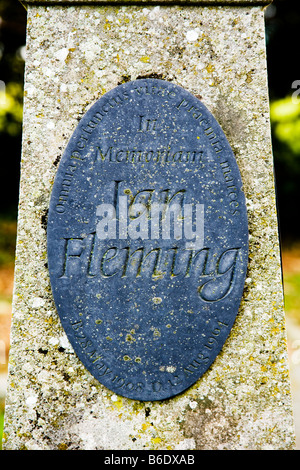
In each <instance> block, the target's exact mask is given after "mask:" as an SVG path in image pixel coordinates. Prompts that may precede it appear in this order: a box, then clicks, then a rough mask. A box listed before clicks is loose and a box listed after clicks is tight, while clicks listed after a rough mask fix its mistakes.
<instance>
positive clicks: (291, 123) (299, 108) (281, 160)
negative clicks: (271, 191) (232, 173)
mask: <svg viewBox="0 0 300 470" xmlns="http://www.w3.org/2000/svg"><path fill="white" fill-rule="evenodd" d="M270 117H271V126H272V140H273V153H274V162H275V175H276V183H277V195H278V202H279V216H280V227H281V233H282V238H283V240H284V241H285V240H287V241H288V239H291V240H292V239H294V240H296V239H298V238H299V228H298V224H297V223H295V216H297V214H296V209H298V201H299V200H300V185H299V181H300V102H299V103H298V102H297V101H296V100H295V99H293V97H292V95H290V96H287V97H286V98H283V99H278V100H275V101H273V102H272V103H271V104H270ZM295 204H296V206H295ZM297 218H298V217H297ZM293 221H294V222H293Z"/></svg>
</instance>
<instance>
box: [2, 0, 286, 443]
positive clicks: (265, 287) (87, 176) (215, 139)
mask: <svg viewBox="0 0 300 470" xmlns="http://www.w3.org/2000/svg"><path fill="white" fill-rule="evenodd" d="M23 3H24V6H25V7H26V9H27V13H28V29H27V53H26V74H25V98H24V130H23V152H22V161H21V185H20V202H19V217H18V238H17V251H16V268H15V287H14V295H13V320H12V331H11V350H10V363H9V375H8V390H7V400H6V411H5V428H4V438H3V448H4V449H6V450H11V449H15V450H20V449H29V450H34V449H48V450H56V449H61V450H65V449H68V450H75V449H82V450H85V449H92V450H93V449H102V450H103V449H104V450H108V451H109V450H130V451H131V450H132V451H134V450H145V449H146V450H165V451H172V450H173V451H180V450H190V451H192V450H204V449H216V450H222V449H229V450H230V449H231V450H238V449H250V450H251V449H252V450H253V449H255V450H258V449H278V450H279V449H292V448H293V446H294V428H293V417H292V404H291V394H290V383H289V371H288V361H287V345H286V332H285V318H284V310H283V293H282V281H281V264H280V247H279V241H278V228H277V215H276V203H275V191H274V178H273V158H272V148H271V137H270V123H269V103H268V86H267V73H266V52H265V33H264V8H265V7H266V6H267V4H268V3H269V2H268V1H267V0H243V1H241V0H231V1H230V0H228V1H226V0H206V1H202V0H196V1H194V2H189V1H187V2H180V1H177V2H176V1H171V0H170V1H168V0H165V1H161V2H155V3H154V2H152V1H151V0H148V1H144V2H135V1H133V2H131V3H130V4H129V3H128V2H116V3H114V2H109V3H108V2H106V1H104V0H103V1H101V0H85V1H79V0H78V1H77V0H61V1H59V0H56V1H52V0H27V1H24V2H23ZM122 3H123V4H122ZM159 3H160V4H159ZM126 198H128V199H126ZM184 198H185V199H184ZM128 201H129V202H128ZM155 201H156V202H158V203H163V202H164V204H165V206H166V209H167V210H169V209H170V208H171V203H173V202H174V203H175V202H176V201H177V206H176V208H177V210H178V211H181V210H182V209H183V208H184V209H185V210H188V209H191V211H192V210H193V208H194V209H195V208H196V209H197V211H198V212H196V217H198V215H199V226H198V225H197V224H196V232H193V231H189V230H188V228H191V227H189V226H188V223H187V220H188V219H187V218H186V213H185V215H184V218H182V214H181V212H180V217H179V216H178V217H177V219H176V220H177V222H178V221H181V222H182V221H184V235H185V237H186V240H182V232H180V234H179V235H177V238H176V236H175V235H174V238H172V236H173V235H170V236H169V238H168V237H166V236H165V237H162V239H160V238H159V234H158V232H157V234H156V235H157V236H154V235H153V233H156V232H155V226H151V228H152V230H153V231H152V232H151V236H150V235H149V233H150V232H149V233H148V232H147V227H148V225H147V224H148V222H149V220H150V216H151V217H152V210H153V208H154V202H155ZM134 203H136V204H139V206H134ZM105 204H106V206H105ZM126 204H129V208H128V205H126ZM133 207H134V208H135V209H139V211H137V212H136V213H135V215H130V211H129V212H126V217H127V219H126V218H125V219H124V218H123V219H122V218H121V216H118V215H116V212H115V211H116V210H117V209H118V213H119V214H120V213H121V208H123V209H124V208H125V209H124V210H125V211H128V210H129V209H132V208H133ZM174 207H175V206H174ZM174 207H173V208H174ZM104 209H105V210H106V212H105V211H104ZM101 211H102V212H101ZM109 211H111V212H109ZM108 213H110V214H111V217H108V215H107V214H108ZM143 214H144V215H145V214H146V216H147V217H146V218H144V219H142V216H143ZM177 215H178V214H177ZM101 217H102V218H101ZM118 217H119V218H118ZM124 220H126V221H127V222H128V224H127V222H126V225H124V224H123V225H122V227H121V222H122V223H123V222H124ZM197 220H198V219H197ZM103 221H104V222H103ZM116 222H118V224H119V225H118V227H119V228H118V230H119V232H118V235H119V238H118V235H117V232H116V228H115V227H116ZM137 222H138V223H137ZM142 222H143V224H144V225H143V224H142ZM151 223H152V218H151ZM101 224H102V225H101ZM103 224H104V225H103ZM105 224H106V225H105ZM114 224H115V225H114ZM138 225H139V227H138ZM178 226H179V225H178ZM105 227H106V228H105ZM124 227H125V228H124ZM176 227H177V226H175V217H174V233H175V228H176ZM180 227H181V229H182V226H181V225H180ZM121 228H122V230H121ZM110 229H111V230H112V232H109V230H110ZM124 230H125V232H124ZM143 230H145V232H143ZM197 230H198V231H197ZM121 232H122V236H121ZM108 233H109V236H110V239H108V238H109V236H108V235H105V234H108ZM142 233H143V234H144V235H143V236H142V235H141V234H142ZM130 234H131V239H130ZM172 234H173V232H172ZM193 234H196V235H195V237H194V240H193V237H192V235H193ZM181 243H183V244H181ZM193 243H194V244H193ZM101 250H102V251H101ZM138 256H140V257H138ZM151 260H152V261H151ZM148 262H149V263H148ZM147 263H148V264H147ZM151 263H152V264H151Z"/></svg>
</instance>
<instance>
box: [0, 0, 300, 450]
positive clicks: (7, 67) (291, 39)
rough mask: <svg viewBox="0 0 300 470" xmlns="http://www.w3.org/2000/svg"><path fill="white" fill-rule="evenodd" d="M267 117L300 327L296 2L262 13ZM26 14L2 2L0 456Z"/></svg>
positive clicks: (286, 267) (281, 0)
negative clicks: (269, 122) (266, 72)
mask: <svg viewBox="0 0 300 470" xmlns="http://www.w3.org/2000/svg"><path fill="white" fill-rule="evenodd" d="M265 19H266V46H267V58H268V77H269V95H270V114H271V125H272V140H273V152H274V162H275V177H276V186H277V198H278V213H279V224H280V237H281V244H282V259H283V273H284V288H285V303H286V314H287V317H289V318H292V319H293V321H294V322H296V323H297V324H298V325H299V327H300V295H299V293H300V228H299V227H300V224H299V223H298V217H299V215H300V210H299V204H300V67H299V60H298V54H297V52H298V42H299V31H300V0H274V2H273V4H272V5H270V6H269V7H268V8H267V9H266V11H265ZM25 43H26V10H25V9H24V8H23V6H22V5H21V4H20V3H19V1H18V0H0V144H1V146H0V148H1V159H2V167H1V177H2V180H1V181H2V183H1V185H0V448H1V441H2V439H1V433H2V426H3V411H4V395H5V375H6V372H7V359H8V350H9V329H10V317H11V297H12V287H13V265H14V250H15V239H16V220H17V204H18V188H19V173H20V168H19V166H20V156H21V136H22V101H23V77H24V60H25Z"/></svg>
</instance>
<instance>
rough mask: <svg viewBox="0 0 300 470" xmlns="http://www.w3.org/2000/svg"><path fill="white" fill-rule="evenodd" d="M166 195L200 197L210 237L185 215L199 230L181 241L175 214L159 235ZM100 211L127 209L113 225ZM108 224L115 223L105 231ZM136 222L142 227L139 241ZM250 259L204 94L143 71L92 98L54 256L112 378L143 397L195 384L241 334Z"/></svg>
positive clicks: (93, 354) (74, 152) (70, 150)
mask: <svg viewBox="0 0 300 470" xmlns="http://www.w3.org/2000/svg"><path fill="white" fill-rule="evenodd" d="M122 197H123V199H122ZM126 197H127V199H126ZM125 202H127V206H126V204H125ZM156 203H157V204H162V203H164V204H165V206H166V207H167V208H168V209H169V208H171V207H172V206H171V203H174V207H175V205H176V203H177V209H178V210H181V209H182V211H183V209H188V207H190V208H191V207H192V210H193V211H194V212H193V214H194V215H193V217H195V214H196V215H197V212H195V208H196V207H197V208H198V209H199V221H200V222H199V227H198V226H196V229H199V233H200V232H201V230H202V232H203V224H202V225H201V220H202V219H201V217H203V220H202V221H203V223H204V233H202V239H201V236H199V239H197V238H196V237H194V239H192V238H191V230H188V228H189V229H191V226H190V227H188V224H186V225H185V221H186V220H187V219H185V218H183V219H182V217H181V215H182V214H181V213H180V217H181V219H182V227H181V228H182V231H183V233H184V235H186V234H187V233H189V238H188V239H187V237H184V236H183V237H182V238H178V237H177V238H175V228H176V225H175V222H174V220H175V219H172V220H173V222H174V233H173V232H172V233H171V232H168V231H167V232H168V233H167V235H169V238H168V237H166V238H162V234H161V232H159V233H158V232H157V231H156V229H157V224H156V225H155V224H153V226H152V225H151V223H152V221H153V217H152V218H151V215H152V214H153V213H152V212H151V210H152V209H153V208H154V207H155V204H156ZM105 204H106V205H107V206H105ZM122 204H123V206H122ZM135 204H140V206H139V208H140V209H141V208H142V209H143V207H144V212H145V214H146V215H147V217H146V218H144V219H143V210H142V211H141V212H142V213H141V216H140V218H139V212H136V213H135V214H133V215H130V209H134V208H136V207H137V208H138V206H135ZM197 204H198V205H197ZM121 207H123V208H127V211H125V212H126V217H127V221H126V223H124V220H123V219H122V218H121V217H119V218H118V216H117V212H119V213H121V212H120V209H121ZM103 208H104V209H107V208H108V209H109V210H110V209H111V208H115V209H116V214H115V215H116V217H115V219H114V218H112V219H111V220H112V221H114V222H111V220H110V221H109V218H107V214H108V213H107V212H103V210H104V209H103ZM117 209H118V210H117ZM112 210H113V209H112ZM97 211H98V212H97ZM101 211H102V212H101ZM97 214H98V215H97ZM105 214H106V215H105ZM145 214H144V215H145ZM180 217H178V214H177V219H176V220H179V219H180ZM146 219H147V224H146V222H145V220H146ZM149 219H150V220H149ZM122 220H123V221H122ZM196 220H197V219H196ZM101 221H102V222H101ZM103 221H104V223H103ZM138 222H139V224H138ZM156 222H157V220H156ZM101 223H102V225H101ZM105 225H106V228H108V227H110V229H111V228H112V230H113V231H112V232H111V233H112V236H111V234H110V238H109V239H106V240H105V239H101V238H99V237H101V236H102V237H103V236H105ZM138 225H139V227H138ZM146 225H147V226H148V232H147V230H146V231H145V229H146ZM201 227H202V228H201ZM167 228H168V227H167ZM179 228H180V227H179ZM143 229H144V232H143ZM138 230H140V234H142V235H140V236H143V237H144V238H142V239H141V238H134V237H136V236H137V234H138ZM141 230H142V231H141ZM146 232H147V233H146ZM130 234H131V237H130V236H129V235H130ZM153 234H154V235H153ZM192 234H193V231H192ZM125 235H127V237H126V236H125ZM151 235H153V237H152V238H151ZM145 236H147V237H148V238H145ZM155 236H156V238H155ZM114 237H115V238H114ZM195 242H196V244H195ZM193 243H194V245H193ZM193 246H194V248H193ZM247 257H248V228H247V215H246V207H245V200H244V195H243V192H242V183H241V178H240V174H239V170H238V167H237V164H236V161H235V158H234V155H233V153H232V151H231V149H230V146H229V144H228V142H227V140H226V137H225V135H224V133H223V131H222V130H221V128H220V126H219V125H218V123H217V122H216V121H215V119H214V118H213V116H212V115H211V114H210V113H209V111H208V110H207V109H206V108H205V107H204V105H203V104H202V103H201V102H200V101H199V100H198V99H197V98H195V97H194V96H192V95H191V94H190V93H189V92H187V91H186V90H184V89H182V88H180V87H178V86H177V85H174V84H171V83H169V82H165V81H162V80H155V79H148V80H137V81H135V82H128V83H126V84H124V85H121V86H119V87H117V88H115V89H113V90H111V91H110V92H108V93H107V94H105V95H104V96H103V97H102V98H101V99H100V100H99V101H98V102H96V103H95V104H94V105H93V106H92V107H91V108H90V109H89V111H88V112H87V113H86V114H85V116H84V117H83V118H82V120H81V121H80V123H79V124H78V126H77V129H76V130H75V132H74V134H73V136H72V137H71V139H70V141H69V144H68V146H67V148H66V150H65V153H64V155H63V158H62V161H61V163H60V165H59V169H58V172H57V176H56V179H55V183H54V187H53V192H52V196H51V202H50V209H49V217H48V263H49V271H50V278H51V286H52V291H53V295H54V300H55V303H56V307H57V310H58V313H59V315H60V318H61V321H62V325H63V327H64V329H65V331H66V334H67V336H68V338H69V340H70V342H71V344H72V346H73V348H74V350H75V352H76V353H77V355H78V356H79V358H80V359H81V361H82V362H83V364H84V365H85V366H86V367H87V369H88V370H89V371H90V372H91V373H92V374H93V375H94V376H95V377H96V378H97V379H98V380H99V381H100V382H101V383H102V384H103V385H105V386H107V387H108V388H109V389H110V390H112V391H114V392H115V393H118V394H120V395H123V396H126V397H128V398H133V399H137V400H144V401H148V400H149V401H150V400H161V399H165V398H169V397H171V396H174V395H176V394H178V393H181V392H182V391H184V390H185V389H187V388H188V387H190V386H191V385H193V384H194V383H195V382H196V381H197V380H198V379H199V378H200V377H201V376H202V375H203V373H204V372H205V371H206V370H207V369H208V368H209V367H210V365H211V364H212V363H213V361H214V360H215V358H216V356H217V355H218V354H219V352H220V351H221V349H222V347H223V345H224V343H225V341H226V338H227V337H228V335H229V333H230V330H231V328H232V325H233V323H234V320H235V317H236V314H237V311H238V308H239V304H240V301H241V297H242V292H243V286H244V280H245V275H246V268H247Z"/></svg>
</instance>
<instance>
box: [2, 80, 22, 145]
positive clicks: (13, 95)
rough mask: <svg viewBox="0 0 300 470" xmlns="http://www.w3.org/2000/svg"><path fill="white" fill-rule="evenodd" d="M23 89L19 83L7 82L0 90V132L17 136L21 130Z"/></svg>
mask: <svg viewBox="0 0 300 470" xmlns="http://www.w3.org/2000/svg"><path fill="white" fill-rule="evenodd" d="M22 116H23V88H22V85H21V84H20V83H17V82H9V83H8V84H7V86H6V87H4V86H3V87H1V89H0V132H3V133H6V134H9V135H10V136H12V137H14V136H16V137H17V136H18V135H19V134H20V133H21V130H22Z"/></svg>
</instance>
